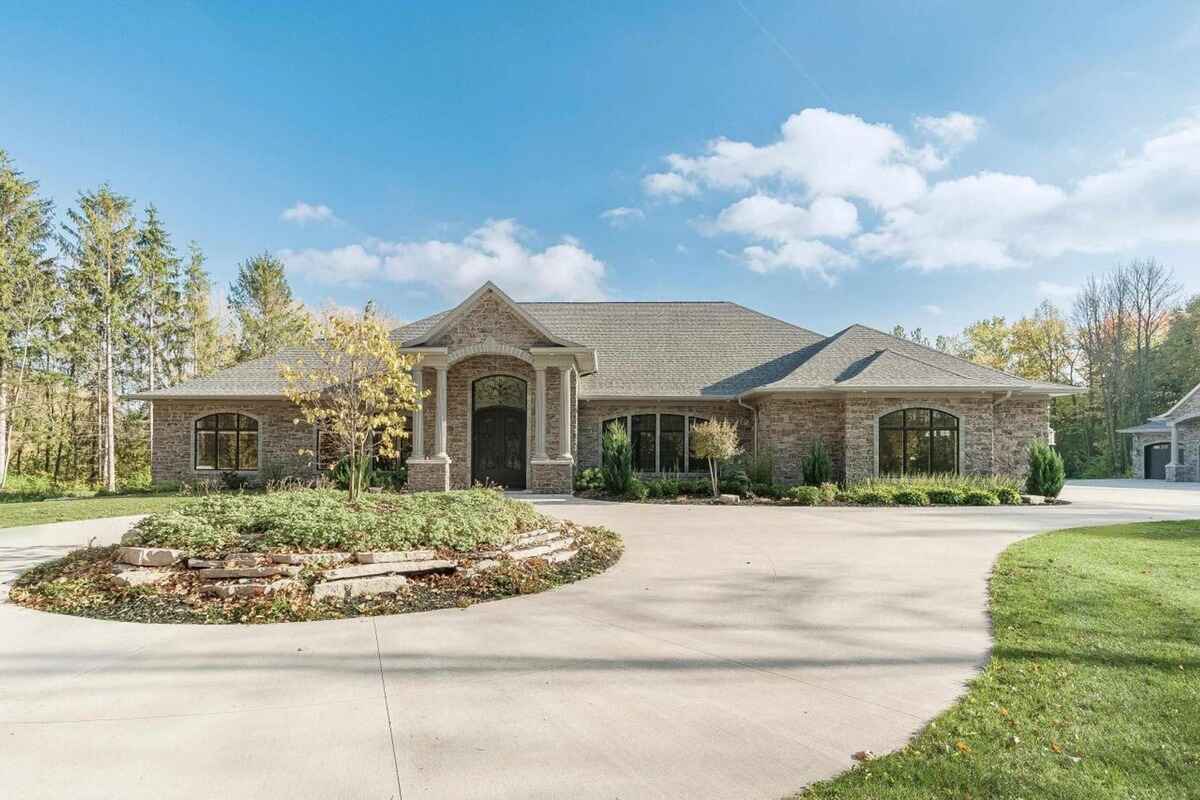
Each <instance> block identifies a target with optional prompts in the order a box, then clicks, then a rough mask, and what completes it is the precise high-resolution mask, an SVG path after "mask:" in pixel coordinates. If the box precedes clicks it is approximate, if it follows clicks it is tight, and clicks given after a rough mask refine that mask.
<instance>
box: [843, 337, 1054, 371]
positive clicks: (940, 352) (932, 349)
mask: <svg viewBox="0 0 1200 800" xmlns="http://www.w3.org/2000/svg"><path fill="white" fill-rule="evenodd" d="M850 327H851V328H864V329H866V330H869V331H872V332H874V333H878V334H882V335H883V336H887V337H889V338H891V339H895V340H896V341H898V342H904V343H905V344H910V345H913V346H915V347H920V348H921V349H923V350H928V351H929V352H931V353H937V354H938V355H942V356H949V357H950V358H956V359H958V360H959V361H963V362H965V363H967V364H970V365H971V366H973V367H978V368H979V369H986V370H988V371H989V372H995V373H996V374H997V375H1003V376H1004V377H1006V378H1012V379H1013V380H1014V381H1021V383H1039V381H1031V380H1029V379H1027V378H1022V377H1021V376H1019V375H1013V374H1012V373H1010V372H1005V371H1004V370H1002V369H996V368H995V367H989V366H988V365H987V364H977V363H975V362H974V361H971V360H970V359H967V358H963V357H962V356H956V355H954V354H953V353H947V352H945V351H944V350H938V349H937V348H936V347H930V346H929V345H927V344H921V343H920V342H914V341H913V340H912V339H903V338H901V337H899V336H897V335H896V334H894V333H888V332H887V331H881V330H879V329H878V328H872V327H871V326H870V325H863V324H862V323H861V322H856V323H854V324H853V325H851V326H850ZM922 363H923V362H922ZM933 366H937V365H936V364H935V365H933ZM946 371H947V372H952V370H946ZM955 374H956V375H958V376H959V377H961V378H968V379H970V378H971V376H970V375H962V374H961V373H955ZM1055 385H1058V384H1055Z"/></svg>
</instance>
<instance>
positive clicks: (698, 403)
mask: <svg viewBox="0 0 1200 800" xmlns="http://www.w3.org/2000/svg"><path fill="white" fill-rule="evenodd" d="M655 412H657V413H660V414H695V415H699V416H704V417H707V418H708V419H723V418H727V419H731V420H734V421H735V422H737V424H738V433H739V438H740V440H741V447H742V450H743V451H745V452H747V453H749V452H751V451H752V450H753V447H754V426H753V420H752V417H751V414H750V410H749V409H748V408H745V407H743V406H740V405H738V404H737V403H735V402H732V401H727V400H709V401H705V400H695V401H692V402H687V401H683V402H671V401H658V402H656V401H652V400H637V399H630V400H588V399H587V398H583V399H581V400H580V401H579V406H578V411H577V413H576V419H577V420H578V423H579V424H578V428H577V429H576V436H577V437H578V440H577V442H576V460H577V463H578V464H579V468H580V469H585V468H587V467H598V466H600V442H601V438H602V433H601V431H600V426H601V425H602V424H603V423H604V420H606V419H609V418H611V417H616V416H620V415H622V414H646V413H655ZM760 441H761V439H760Z"/></svg>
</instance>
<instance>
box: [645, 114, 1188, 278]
mask: <svg viewBox="0 0 1200 800" xmlns="http://www.w3.org/2000/svg"><path fill="white" fill-rule="evenodd" d="M983 126H984V121H983V120H982V119H980V118H978V117H974V116H971V115H968V114H965V113H962V112H952V113H949V114H946V115H944V116H940V117H939V116H922V117H917V118H916V120H915V121H914V127H915V129H916V131H917V133H918V137H916V138H920V139H922V140H923V143H918V142H916V141H912V140H910V139H908V138H906V137H904V136H902V135H901V134H900V133H898V132H896V131H895V130H893V129H892V128H891V127H889V126H887V125H881V124H878V123H870V122H867V121H864V120H863V119H861V118H859V117H856V116H853V115H848V114H838V113H835V112H832V111H828V110H825V109H819V108H818V109H805V110H804V111H801V112H800V113H799V114H794V115H792V116H791V117H789V118H788V120H787V121H786V122H785V123H784V124H783V126H782V127H781V128H780V136H779V137H778V138H777V139H776V140H775V141H772V142H769V143H767V144H763V145H758V144H754V143H751V142H744V141H736V140H732V139H727V138H719V139H716V140H714V141H712V142H710V143H709V144H708V146H707V147H706V148H705V149H704V151H703V152H701V153H699V154H696V155H684V154H679V153H672V154H669V155H667V156H666V157H665V159H664V160H665V162H666V164H667V165H668V167H669V171H667V172H661V173H655V174H653V175H648V176H646V177H645V178H644V179H643V184H644V188H645V190H646V192H647V193H648V194H650V195H652V196H658V197H667V198H669V199H672V200H675V201H680V200H683V199H686V198H687V197H692V196H698V195H702V194H705V195H707V194H713V195H716V196H722V195H730V194H732V195H734V198H735V199H733V200H732V201H730V202H729V203H728V205H726V207H725V208H724V209H723V210H721V211H720V212H719V213H717V215H716V217H715V218H714V219H711V220H707V221H703V222H702V223H701V224H699V225H698V227H699V228H700V230H701V232H703V233H705V234H706V235H709V236H718V235H725V236H737V237H741V238H744V239H748V240H750V241H749V243H747V244H746V245H745V246H744V247H743V249H742V250H741V252H740V254H737V255H736V256H735V257H737V258H738V260H740V261H741V262H742V263H744V264H745V265H746V266H747V267H749V268H750V269H752V270H755V271H758V272H765V271H768V270H770V269H777V268H793V269H801V270H806V271H811V272H815V273H818V274H820V275H821V276H822V277H825V278H826V279H829V278H830V276H831V275H832V274H833V270H834V269H835V268H839V269H840V268H846V267H850V266H853V265H854V264H855V263H856V262H857V261H860V260H864V259H867V260H886V261H892V262H897V263H900V264H903V265H906V266H910V267H915V268H918V269H923V270H937V269H943V268H949V267H966V268H971V267H974V268H988V269H1008V268H1020V267H1028V266H1030V265H1033V264H1036V263H1042V262H1044V261H1047V260H1051V259H1055V258H1058V257H1060V256H1063V255H1065V254H1069V253H1084V254H1108V253H1119V252H1125V251H1131V250H1134V249H1135V248H1139V247H1144V246H1146V245H1151V244H1180V243H1195V242H1200V119H1187V120H1184V121H1182V122H1180V123H1177V124H1176V125H1174V126H1172V127H1171V128H1169V129H1168V130H1166V131H1164V132H1162V133H1161V134H1159V135H1157V136H1155V137H1153V138H1151V139H1149V140H1148V141H1146V142H1145V144H1144V145H1143V146H1142V147H1141V148H1140V149H1139V150H1138V151H1137V152H1135V153H1134V154H1132V155H1127V156H1125V157H1123V158H1121V159H1120V160H1119V161H1117V162H1115V163H1113V164H1111V165H1110V166H1109V167H1107V168H1105V169H1100V170H1097V171H1095V172H1094V173H1093V174H1091V175H1087V176H1086V177H1084V178H1082V179H1081V180H1079V181H1077V182H1075V183H1073V184H1069V185H1056V184H1052V183H1046V182H1042V181H1039V180H1037V179H1035V178H1033V177H1030V176H1027V175H1020V174H1010V173H1005V172H994V171H981V172H978V173H975V174H970V175H963V176H959V177H947V178H944V179H941V180H934V179H933V178H932V174H933V173H934V172H936V171H938V170H941V169H944V168H945V167H946V166H947V165H948V164H949V163H950V162H951V160H952V159H953V157H954V155H955V154H956V153H957V152H958V151H959V150H960V149H961V148H963V147H964V146H966V145H968V144H970V143H971V142H972V141H974V140H975V139H976V138H977V137H978V136H979V133H980V131H981V129H982V128H983ZM739 196H740V197H739Z"/></svg>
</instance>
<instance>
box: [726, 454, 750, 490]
mask: <svg viewBox="0 0 1200 800" xmlns="http://www.w3.org/2000/svg"><path fill="white" fill-rule="evenodd" d="M720 476H721V483H720V487H721V493H722V494H736V495H738V496H739V497H746V496H747V495H749V494H750V476H749V475H747V474H746V469H745V467H743V466H742V465H741V464H739V463H737V462H736V461H727V462H725V463H724V464H722V465H721V471H720Z"/></svg>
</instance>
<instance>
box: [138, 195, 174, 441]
mask: <svg viewBox="0 0 1200 800" xmlns="http://www.w3.org/2000/svg"><path fill="white" fill-rule="evenodd" d="M134 265H135V270H136V278H137V295H136V298H135V302H136V306H137V310H136V317H137V325H136V327H135V328H134V329H133V330H134V336H135V339H136V340H137V344H138V345H139V347H138V350H140V351H141V353H142V355H143V358H144V359H145V361H144V375H142V376H139V377H140V378H141V380H138V381H137V382H138V383H140V384H142V385H144V386H145V388H146V389H148V390H149V391H154V390H155V389H157V388H158V387H159V386H162V385H165V384H166V382H167V380H169V372H168V365H169V363H170V361H171V356H170V353H171V342H172V341H173V340H174V338H175V329H176V328H177V327H178V325H179V288H178V285H177V284H176V280H177V279H178V274H179V273H178V271H179V259H178V258H177V257H176V255H175V248H174V247H172V246H171V238H170V236H169V235H168V234H167V231H166V228H164V227H163V224H162V220H161V219H160V218H159V216H158V209H156V208H155V207H154V206H153V205H150V206H147V207H146V218H145V220H144V221H143V222H142V225H141V228H140V229H139V230H138V234H137V245H136V247H135V249H134ZM148 417H149V423H150V430H151V435H153V430H154V407H153V405H151V406H150V408H149V411H148Z"/></svg>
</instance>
